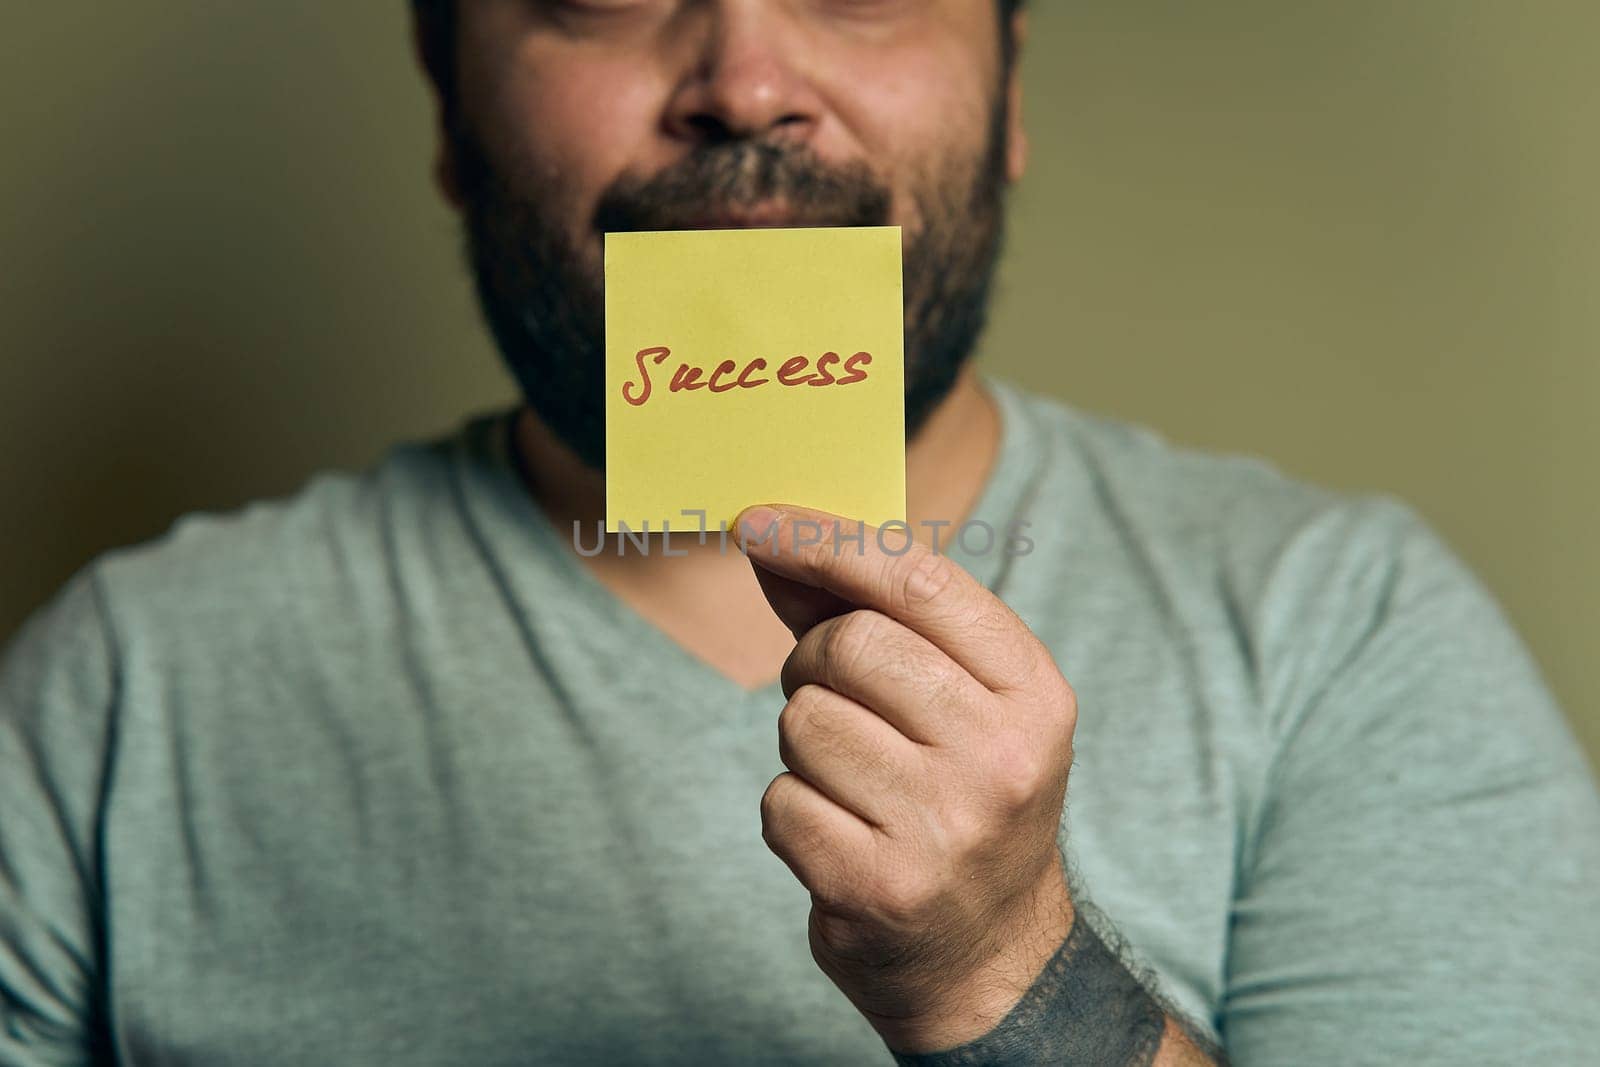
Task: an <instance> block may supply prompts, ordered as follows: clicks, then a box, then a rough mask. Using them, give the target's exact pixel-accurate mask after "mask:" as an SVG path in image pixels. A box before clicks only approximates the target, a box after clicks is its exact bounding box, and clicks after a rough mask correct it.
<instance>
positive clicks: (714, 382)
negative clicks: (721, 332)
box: [622, 345, 872, 407]
mask: <svg viewBox="0 0 1600 1067" xmlns="http://www.w3.org/2000/svg"><path fill="white" fill-rule="evenodd" d="M671 357H672V349H670V348H668V347H666V346H665V345H660V346H656V347H654V348H641V349H640V350H639V351H638V352H637V353H636V354H635V355H634V357H633V359H634V365H635V367H637V368H638V378H637V379H629V380H628V381H625V382H623V384H622V399H624V400H626V401H627V402H628V403H629V404H632V405H633V406H634V407H640V406H642V405H643V404H645V403H647V402H648V401H649V400H650V397H651V396H652V395H653V394H655V392H656V390H655V381H654V380H653V379H652V378H651V376H650V368H651V366H652V365H653V366H657V367H660V366H662V365H663V364H665V363H666V361H667V360H668V359H670V358H671ZM871 363H872V354H871V353H870V352H856V353H855V354H853V355H851V356H849V357H848V358H841V357H840V355H839V353H837V352H824V353H823V354H822V355H820V356H818V357H817V358H816V361H815V362H813V361H812V360H811V358H810V357H808V356H792V357H790V358H789V359H786V360H784V361H783V362H782V363H781V364H779V365H778V369H777V371H776V372H775V374H773V375H772V376H760V377H758V375H761V372H762V371H765V370H766V369H767V361H766V360H764V359H761V358H760V357H757V358H755V359H752V360H750V361H749V362H747V363H745V364H744V366H742V367H741V366H740V365H739V364H738V363H737V362H736V361H734V360H731V359H725V360H723V361H722V362H721V363H718V364H717V365H716V366H715V367H714V368H712V369H711V371H710V373H707V371H706V368H705V367H704V366H702V365H699V364H695V363H691V362H689V361H688V360H684V359H681V358H680V359H679V361H678V365H677V366H676V367H675V368H674V369H673V371H672V375H671V378H670V379H669V380H668V382H667V391H668V392H670V393H681V392H685V391H689V390H694V389H705V390H707V391H708V392H712V393H726V392H729V391H731V390H734V389H755V388H758V387H759V386H763V385H767V384H769V383H770V382H773V381H776V382H777V383H778V384H779V385H782V386H790V387H793V386H802V385H803V386H810V387H813V388H815V387H819V386H828V385H854V384H856V383H857V382H864V381H866V380H867V367H868V366H869V365H870V364H871Z"/></svg>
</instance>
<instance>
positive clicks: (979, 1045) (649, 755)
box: [0, 0, 1600, 1067]
mask: <svg viewBox="0 0 1600 1067" xmlns="http://www.w3.org/2000/svg"><path fill="white" fill-rule="evenodd" d="M1018 6H1019V5H1018V4H1017V3H1015V2H1007V0H999V2H996V0H414V3H413V17H414V20H415V26H416V36H417V42H418V46H419V48H418V51H419V55H420V56H421V58H422V60H423V67H424V69H425V71H426V73H427V76H428V77H429V79H430V83H431V85H432V87H433V89H434V90H435V94H436V95H435V98H436V100H437V103H438V111H437V116H438V129H439V135H440V137H439V145H440V149H439V155H438V161H437V177H438V181H439V185H440V187H441V189H442V191H443V193H444V194H445V196H446V197H447V198H448V199H449V201H450V202H451V203H452V204H453V205H454V206H455V207H456V208H457V209H458V210H459V212H460V215H461V218H462V221H463V228H464V232H465V235H466V246H467V249H468V252H469V259H470V263H471V268H472V271H473V275H474V278H475V279H476V283H477V288H478V293H479V296H480V298H481V303H482V307H483V310H484V313H485V318H486V320H487V322H488V325H489V327H490V329H491V330H492V332H493V334H494V337H495V339H496V341H497V342H498V345H499V349H500V351H501V353H502V354H503V356H504V358H505V360H506V363H507V365H508V366H509V368H510V369H511V371H512V372H513V374H514V376H515V378H516V380H517V381H518V382H519V383H520V385H521V389H522V392H523V394H524V396H523V401H524V402H523V403H521V404H519V405H517V406H515V407H512V408H508V409H505V410H498V411H490V412H482V413H478V414H475V415H473V416H471V417H469V418H465V419H463V420H462V422H461V423H460V424H459V425H458V427H457V429H456V430H455V431H454V432H452V433H450V434H448V435H445V436H443V437H440V438H438V439H434V440H428V441H416V442H402V443H399V444H397V445H395V446H394V447H393V448H392V449H391V450H390V451H389V452H387V453H386V454H385V455H384V457H383V458H382V459H381V460H380V461H379V462H378V463H376V464H374V465H373V466H372V467H370V468H369V469H366V470H363V471H359V472H339V471H330V472H325V473H323V474H320V475H318V476H316V477H314V478H312V479H311V480H310V481H309V482H308V483H307V484H306V485H305V486H304V487H303V488H302V489H301V490H300V491H298V492H297V493H295V494H293V495H292V496H289V497H286V498H282V499H278V500H272V501H261V502H258V503H256V504H254V505H252V506H250V507H247V508H244V509H241V510H239V511H237V512H233V513H228V514H220V515H219V514H199V513H197V514H193V515H189V516H186V517H184V518H183V519H181V520H180V521H179V522H177V523H176V524H175V525H174V527H173V528H172V529H171V530H169V531H168V532H167V533H166V534H165V535H163V536H162V537H160V538H158V539H155V540H153V541H150V542H147V543H145V544H141V545H134V546H128V547H126V548H123V549H118V550H116V551H113V552H108V553H105V554H103V555H101V556H100V557H97V558H96V559H95V560H94V561H92V562H91V563H90V564H88V565H87V566H85V567H84V568H83V569H82V570H80V571H79V572H78V573H77V574H76V575H74V577H73V578H72V579H71V580H70V581H69V582H68V583H67V585H66V586H65V587H64V588H63V589H62V590H61V591H60V592H59V593H58V594H57V596H56V597H55V598H54V599H53V600H52V601H51V602H50V604H48V605H47V606H46V607H45V608H43V609H41V610H40V611H38V612H37V613H36V614H35V615H34V616H33V617H31V618H30V620H29V621H28V623H27V624H26V625H25V627H24V628H23V629H22V631H20V632H19V634H18V635H17V636H16V638H15V639H14V640H13V642H12V643H11V644H10V645H9V646H8V647H7V649H6V654H5V658H4V659H3V661H0V1008H3V1011H4V1022H5V1025H4V1026H3V1027H0V1060H3V1061H4V1062H5V1063H7V1064H18V1065H23V1067H37V1065H44V1064H64V1063H85V1062H94V1063H101V1062H103V1063H112V1062H116V1063H125V1064H134V1065H142V1064H176V1063H204V1064H240V1065H257V1064H324V1063H327V1064H333V1063H339V1064H354V1063H375V1064H394V1065H411V1064H416V1065H422V1064H446V1063H448V1064H475V1065H476V1064H523V1063H563V1064H565V1063H574V1064H582V1063H596V1064H627V1063H652V1064H685V1065H688V1064H696V1065H699V1064H723V1063H727V1064H818V1065H821V1064H866V1063H875V1062H884V1063H888V1062H899V1063H902V1064H920V1065H927V1067H931V1065H946V1064H950V1065H953V1064H985V1065H1001V1064H1004V1065H1043V1064H1089V1065H1128V1064H1141V1065H1143V1064H1200V1063H1220V1062H1223V1061H1224V1059H1226V1060H1228V1061H1230V1062H1233V1063H1236V1064H1243V1065H1255V1064H1288V1063H1292V1064H1300V1065H1315V1064H1349V1063H1405V1064H1447V1063H1448V1064H1459V1063H1512V1062H1516V1063H1573V1062H1581V1061H1584V1060H1587V1059H1592V1058H1593V1057H1594V1056H1595V1055H1596V1051H1595V1048H1594V1042H1595V1039H1594V1037H1593V1033H1592V1029H1593V1028H1592V1021H1593V1020H1592V1018H1590V1016H1589V1012H1591V1011H1592V1006H1593V997H1594V993H1595V990H1596V987H1597V983H1596V960H1597V959H1600V919H1597V909H1595V908H1594V907H1593V897H1592V893H1593V889H1592V886H1593V885H1594V884H1596V881H1597V879H1600V800H1597V797H1596V791H1595V786H1594V781H1593V778H1592V776H1591V774H1590V772H1589V769H1588V766H1587V764H1586V763H1585V761H1584V758H1583V756H1582V755H1581V753H1580V751H1579V750H1578V749H1577V747H1576V745H1575V744H1574V742H1573V739H1572V736H1571V734H1570V733H1569V732H1568V729H1567V727H1566V725H1565V723H1564V721H1563V719H1562V717H1561V714H1560V712H1559V710H1558V709H1557V708H1556V707H1555V705H1554V704H1553V702H1552V701H1551V699H1550V697H1549V695H1548V693H1547V692H1546V690H1545V688H1544V686H1543V684H1542V682H1541V681H1540V679H1539V677H1538V675H1537V673H1536V671H1535V670H1534V668H1533V667H1532V666H1531V663H1530V660H1529V658H1528V656H1527V654H1526V652H1525V651H1524V649H1523V648H1522V646H1521V644H1520V643H1519V641H1518V639H1517V638H1516V636H1515V635H1514V634H1513V633H1512V631H1511V630H1510V628H1509V627H1508V626H1507V625H1506V623H1505V621H1504V619H1503V617H1502V615H1501V613H1500V612H1499V610H1498V608H1497V607H1496V606H1495V604H1494V603H1493V601H1492V600H1491V599H1490V598H1489V597H1488V595H1487V594H1486V593H1485V592H1484V590H1483V589H1482V587H1481V586H1480V585H1479V584H1478V583H1477V581H1476V580H1475V579H1474V578H1473V577H1472V576H1471V575H1470V574H1469V573H1467V572H1466V570H1465V569H1464V568H1463V567H1462V566H1461V564H1460V563H1459V562H1458V561H1457V560H1456V558H1455V557H1454V556H1453V555H1452V554H1451V553H1450V552H1449V550H1448V549H1447V548H1446V547H1445V546H1444V545H1442V544H1441V543H1440V542H1439V541H1438V539H1437V538H1436V537H1434V536H1433V535H1432V533H1431V532H1430V531H1429V530H1428V529H1427V528H1426V526H1424V525H1423V524H1422V523H1421V522H1420V521H1419V520H1418V519H1417V518H1416V517H1415V516H1414V515H1413V514H1412V513H1411V512H1410V511H1409V510H1407V509H1406V508H1405V507H1403V506H1401V505H1399V504H1397V503H1395V502H1393V501H1391V500H1387V499H1383V498H1369V497H1348V496H1341V495H1337V494H1333V493H1330V492H1326V491H1323V490H1320V489H1316V488H1313V487H1310V486H1306V485H1302V484H1299V483H1296V482H1293V481H1291V480H1289V479H1286V478H1285V477H1283V476H1281V475H1279V474H1277V473H1276V472H1274V471H1273V470H1271V469H1269V468H1268V467H1266V466H1265V465H1262V464H1260V463H1257V462H1254V461H1249V460H1243V459H1237V458H1230V457H1221V456H1209V455H1203V454H1198V453H1192V452H1187V451H1184V450H1181V449H1178V448H1175V447H1173V446H1171V445H1168V444H1166V443H1165V442H1163V441H1161V440H1160V439H1159V438H1157V437H1155V436H1154V435H1153V434H1150V433H1148V432H1146V431H1143V430H1139V429H1136V428H1133V427H1129V426H1124V425H1120V424H1117V423H1114V422H1110V421H1107V420H1103V419H1097V418H1093V417H1090V416H1088V415H1086V414H1084V413H1081V412H1078V411H1076V410H1074V409H1071V408H1068V407H1066V406H1064V405H1061V404H1059V403H1056V402H1053V401H1048V400H1045V399H1044V398H1041V397H1037V396H1032V395H1029V394H1027V393H1025V392H1023V391H1021V390H1020V389H1018V388H1016V387H1014V386H1012V385H1010V384H1008V383H1005V382H1003V381H999V380H996V379H993V378H990V377H986V376H983V375H980V374H978V373H977V372H976V371H975V370H974V369H973V366H972V364H971V363H970V357H971V356H972V354H973V351H974V348H975V346H976V343H977V341H978V338H979V336H980V333H981V328H982V325H983V320H984V311H985V308H986V306H987V302H988V294H989V288H990V278H991V274H992V271H993V267H994V264H995V261H996V257H997V255H998V252H999V248H1000V237H1001V222H1002V214H1003V206H1004V205H1003V199H1004V195H1005V191H1006V190H1007V188H1008V187H1010V186H1011V185H1012V184H1013V183H1015V182H1016V181H1017V180H1019V179H1020V178H1021V176H1022V174H1023V171H1024V169H1025V164H1026V157H1027V144H1026V139H1025V135H1024V129H1023V123H1022V108H1021V98H1022V94H1021V89H1020V81H1019V73H1018V59H1019V55H1020V49H1021V44H1022V41H1023V36H1024V31H1025V21H1024V15H1023V13H1022V12H1021V11H1019V10H1017V8H1018ZM886 224H887V225H897V226H900V227H902V232H903V234H904V240H905V245H904V263H905V298H906V299H905V304H906V307H905V330H906V408H905V410H906V434H907V489H908V507H909V511H910V514H909V515H908V516H907V518H908V526H909V528H910V529H911V530H913V531H915V533H916V537H917V539H916V542H915V543H913V544H909V545H900V546H898V547H897V548H896V549H895V550H893V551H890V550H888V549H886V548H885V547H884V545H883V544H882V542H881V541H880V540H878V539H876V538H873V537H870V536H869V537H865V538H863V539H862V540H861V541H860V542H858V545H859V546H860V548H859V550H858V551H843V552H840V551H836V549H837V548H838V547H839V546H838V545H837V544H830V543H828V542H826V541H824V542H823V543H821V544H817V545H810V546H808V547H806V548H803V549H802V548H800V547H799V546H800V544H801V539H800V538H798V537H795V536H792V535H793V534H794V532H795V531H796V529H797V528H798V526H799V524H801V523H806V522H817V521H819V520H822V519H828V518H831V517H829V516H820V515H818V514H817V513H815V512H810V511H807V510H805V509H804V508H803V505H804V504H805V503H806V502H805V501H787V502H785V501H775V502H766V503H765V504H764V505H763V506H759V507H755V508H752V509H751V510H749V511H747V512H746V513H744V516H743V521H742V522H741V532H747V533H750V534H753V535H759V536H763V537H770V538H774V539H775V540H776V542H777V543H778V544H779V545H793V546H795V550H794V551H790V552H779V553H774V554H765V553H763V554H754V553H752V554H751V555H750V556H749V558H746V557H745V556H743V555H741V554H739V553H736V552H735V553H729V552H723V551H721V550H720V546H719V545H717V544H716V543H714V542H709V541H708V542H707V543H706V544H702V545H691V546H689V547H688V548H687V549H683V550H682V554H678V553H674V554H672V555H664V554H661V553H651V554H643V553H638V552H623V551H618V552H609V551H608V552H599V553H588V552H584V553H579V552H576V551H574V545H573V544H572V543H571V542H570V541H569V539H568V537H567V535H566V533H565V531H567V530H569V529H573V528H575V527H588V526H589V525H590V524H592V523H594V522H595V521H596V520H597V518H598V517H599V516H600V515H601V514H602V513H603V509H604V486H605V462H606V456H605V449H604V421H603V411H604V379H603V360H602V352H603V329H602V320H603V316H602V307H603V300H604V290H603V271H602V259H601V250H602V238H603V235H604V234H605V233H607V232H618V231H629V230H656V229H683V228H727V227H747V226H864V225H886ZM1052 358H1054V354H1052ZM1074 358H1087V357H1085V356H1083V355H1078V356H1076V357H1074ZM821 432H825V431H821ZM799 444H801V443H797V442H773V441H752V442H751V446H750V447H751V448H752V449H753V450H757V451H759V450H761V449H766V448H775V447H796V446H798V445H799ZM751 503H752V504H762V502H756V501H752V502H751ZM970 523H981V524H985V525H987V526H988V527H990V528H991V529H995V530H1008V531H1020V530H1026V536H1025V537H1024V538H1022V542H1023V546H1024V547H1025V548H1026V551H1007V552H1001V551H998V550H992V546H991V550H985V551H977V550H974V549H973V548H972V547H971V546H970V545H968V544H967V543H966V542H965V541H962V540H951V539H950V538H949V537H948V532H949V531H950V530H953V529H955V528H956V527H958V526H960V525H962V524H970ZM941 534H945V535H946V536H945V538H944V540H943V542H941ZM837 535H838V530H837V529H835V531H834V536H837ZM619 547H620V546H619ZM1069 680H1070V681H1069ZM1069 795H1070V797H1071V804H1070V809H1071V810H1070V813H1069V812H1067V810H1066V807H1067V804H1066V798H1067V797H1068V796H1069ZM774 854H775V856H776V859H775V858H774ZM779 860H781V861H782V862H781V863H780V862H778V861H779Z"/></svg>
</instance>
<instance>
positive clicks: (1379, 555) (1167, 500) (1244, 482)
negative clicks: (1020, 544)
mask: <svg viewBox="0 0 1600 1067" xmlns="http://www.w3.org/2000/svg"><path fill="white" fill-rule="evenodd" d="M1014 400H1015V402H1016V404H1018V405H1020V406H1021V407H1020V409H1019V410H1024V411H1026V413H1027V417H1028V418H1029V420H1030V422H1031V423H1032V424H1033V426H1034V427H1035V430H1034V433H1035V435H1036V436H1037V438H1038V439H1039V440H1040V441H1041V442H1042V444H1041V451H1042V452H1043V454H1044V456H1045V462H1044V464H1043V468H1044V469H1043V470H1042V471H1041V475H1040V482H1041V487H1042V488H1041V490H1040V491H1039V492H1038V493H1037V494H1036V496H1037V503H1036V504H1035V505H1034V506H1033V507H1034V510H1033V513H1032V514H1031V515H1030V520H1031V521H1032V523H1033V530H1034V531H1035V532H1036V534H1037V536H1035V540H1036V541H1037V542H1038V543H1039V544H1040V546H1041V547H1043V546H1044V545H1045V544H1046V538H1047V537H1050V536H1051V532H1052V531H1054V530H1057V529H1059V530H1061V531H1065V532H1064V533H1062V534H1061V535H1060V536H1059V537H1058V538H1056V540H1057V541H1059V544H1060V548H1061V551H1062V552H1063V553H1066V554H1068V555H1072V554H1077V555H1078V556H1079V558H1080V559H1086V560H1092V561H1093V566H1094V568H1095V569H1097V570H1098V571H1099V572H1101V573H1103V574H1121V575H1125V576H1126V580H1127V581H1130V582H1134V583H1137V584H1139V585H1140V586H1143V587H1146V588H1149V589H1151V590H1153V591H1154V593H1155V596H1156V598H1157V600H1158V601H1159V602H1160V603H1163V604H1166V605H1167V610H1168V611H1171V612H1176V613H1178V614H1180V615H1183V614H1185V613H1188V614H1191V615H1194V616H1196V617H1203V618H1210V617H1213V616H1214V615H1216V613H1217V612H1218V611H1219V610H1220V611H1221V612H1222V613H1223V615H1224V617H1226V618H1227V619H1229V620H1230V622H1231V625H1233V626H1236V627H1238V628H1239V631H1240V632H1239V635H1238V636H1239V639H1240V640H1241V641H1242V642H1244V644H1245V645H1246V646H1248V647H1249V648H1250V649H1251V655H1252V656H1253V657H1256V658H1257V659H1258V661H1259V658H1260V657H1262V656H1265V655H1266V654H1267V653H1268V652H1269V650H1270V649H1271V648H1274V647H1276V646H1278V645H1279V644H1281V643H1282V642H1283V641H1285V640H1291V639H1292V640H1299V639H1300V638H1306V639H1307V640H1309V641H1311V642H1312V643H1317V642H1321V643H1324V644H1329V645H1330V647H1331V645H1336V644H1338V643H1340V642H1341V641H1344V640H1354V639H1356V637H1357V636H1358V635H1359V634H1360V633H1361V632H1364V630H1365V628H1366V627H1368V626H1370V625H1371V624H1372V623H1373V620H1374V619H1376V618H1378V617H1381V616H1382V615H1383V614H1384V613H1385V612H1386V611H1387V610H1388V609H1389V607H1391V606H1392V600H1393V597H1394V596H1395V594H1396V591H1397V590H1398V591H1400V593H1402V594H1405V595H1410V594H1412V593H1413V592H1414V593H1416V594H1417V595H1428V596H1440V597H1443V598H1445V599H1449V600H1452V601H1455V600H1457V599H1459V598H1466V599H1468V600H1487V599H1488V594H1487V593H1486V591H1485V590H1484V589H1483V588H1482V587H1481V585H1480V583H1479V582H1478V579H1477V578H1476V576H1475V575H1473V574H1472V573H1471V572H1470V570H1469V569H1468V568H1467V567H1466V566H1465V565H1464V564H1463V563H1462V561H1461V560H1460V559H1459V558H1458V557H1457V556H1456V555H1455V553H1454V551H1453V549H1452V548H1451V547H1450V546H1449V545H1448V544H1447V543H1446V542H1445V541H1444V540H1443V538H1441V537H1440V536H1439V535H1438V534H1437V533H1436V532H1435V531H1434V530H1433V528H1432V527H1431V526H1430V525H1429V524H1428V522H1427V521H1426V520H1425V519H1424V518H1423V517H1422V516H1421V515H1419V514H1418V512H1417V511H1416V510H1415V509H1413V508H1412V507H1411V506H1410V505H1409V504H1407V503H1405V502H1404V501H1402V500H1400V499H1398V498H1397V497H1395V496H1394V495H1392V494H1389V493H1386V492H1379V491H1353V490H1345V489H1337V488H1332V487H1328V486H1325V485H1319V484H1316V483H1314V482H1312V481H1309V480H1306V479H1303V478H1299V477H1295V476H1293V475H1290V474H1288V473H1286V472H1285V471H1283V470H1282V469H1281V468H1279V467H1278V466H1276V465H1275V464H1273V463H1272V462H1270V461H1268V460H1265V459H1263V458H1260V457H1258V456H1252V455H1245V454H1238V453H1228V452H1221V451H1211V450H1207V449H1204V448H1197V447H1192V446H1185V445H1181V444H1177V443H1174V442H1173V441H1171V440H1169V439H1168V438H1166V437H1165V436H1163V435H1162V434H1161V433H1159V432H1157V431H1155V430H1153V429H1151V428H1150V427H1148V426H1144V425H1140V424H1138V423H1134V422H1130V421H1127V420H1122V419H1117V418H1112V417H1107V416H1103V415H1096V414H1091V413H1088V412H1086V411H1083V410H1081V409H1078V408H1075V407H1072V406H1070V405H1067V404H1064V403H1061V402H1060V401H1057V400H1053V399H1050V398H1048V397H1045V396H1042V395H1039V394H1034V393H1022V392H1020V391H1018V392H1017V393H1016V394H1015V396H1014ZM1323 624H1326V625H1328V626H1337V627H1338V628H1340V629H1341V630H1342V631H1347V632H1344V633H1341V634H1338V635H1334V634H1331V633H1328V632H1319V633H1316V634H1311V633H1309V631H1310V630H1313V629H1315V628H1316V626H1318V625H1323Z"/></svg>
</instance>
